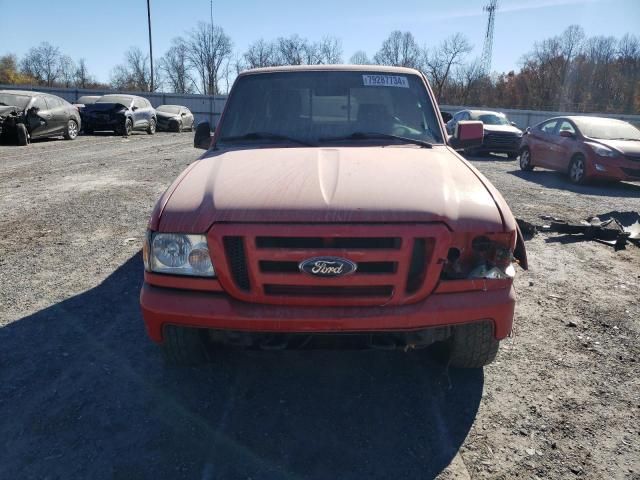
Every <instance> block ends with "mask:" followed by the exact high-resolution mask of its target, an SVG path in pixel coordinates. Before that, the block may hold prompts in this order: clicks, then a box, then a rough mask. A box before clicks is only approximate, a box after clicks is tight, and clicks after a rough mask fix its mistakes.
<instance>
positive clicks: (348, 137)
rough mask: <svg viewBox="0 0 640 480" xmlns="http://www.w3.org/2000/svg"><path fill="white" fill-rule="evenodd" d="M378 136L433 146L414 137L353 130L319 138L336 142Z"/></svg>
mask: <svg viewBox="0 0 640 480" xmlns="http://www.w3.org/2000/svg"><path fill="white" fill-rule="evenodd" d="M378 138H388V139H391V140H400V141H402V142H406V143H413V144H415V145H420V146H421V147H423V148H433V144H431V143H429V142H427V141H425V140H418V139H416V138H409V137H401V136H400V135H391V134H390V133H379V132H354V133H352V134H351V135H346V136H344V137H325V138H321V139H320V141H321V142H338V141H341V140H375V139H378Z"/></svg>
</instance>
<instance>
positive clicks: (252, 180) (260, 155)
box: [150, 145, 503, 233]
mask: <svg viewBox="0 0 640 480" xmlns="http://www.w3.org/2000/svg"><path fill="white" fill-rule="evenodd" d="M207 155H209V156H208V157H204V158H202V159H200V160H198V161H197V162H195V163H194V164H192V165H191V166H190V167H189V168H188V169H187V170H186V171H185V172H183V174H182V175H181V176H180V177H179V178H178V179H177V180H176V181H175V182H174V184H173V185H172V186H171V187H170V188H169V189H168V190H167V192H165V195H163V197H162V198H161V199H160V201H159V203H158V205H157V206H156V210H155V211H154V215H153V217H152V220H151V224H150V226H151V228H152V229H157V230H160V231H165V232H187V233H189V232H190V233H202V232H205V231H207V230H208V229H209V227H210V226H211V225H212V224H213V223H215V222H305V223H310V222H318V223H320V222H444V223H446V224H447V225H449V227H450V228H452V229H453V230H459V231H478V230H482V231H502V230H503V222H502V215H501V212H500V210H499V209H498V207H497V205H496V201H495V200H494V198H493V196H492V194H491V193H490V192H489V190H488V188H487V187H486V186H485V183H484V182H486V183H487V184H488V181H487V180H486V179H484V177H482V175H480V173H478V172H477V171H476V170H475V169H473V168H472V167H471V166H470V165H469V164H467V163H466V162H465V161H464V160H463V159H461V158H460V157H459V156H458V155H457V154H455V153H454V152H453V151H452V150H451V149H449V147H445V146H435V147H434V148H433V149H425V148H420V147H416V146H411V145H407V146H389V147H380V146H376V147H345V148H322V149H320V148H259V149H255V148H254V149H241V150H233V151H225V152H208V154H207Z"/></svg>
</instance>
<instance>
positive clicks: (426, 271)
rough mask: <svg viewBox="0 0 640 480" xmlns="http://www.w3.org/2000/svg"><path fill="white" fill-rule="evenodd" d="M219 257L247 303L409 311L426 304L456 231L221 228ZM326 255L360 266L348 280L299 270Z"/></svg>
mask: <svg viewBox="0 0 640 480" xmlns="http://www.w3.org/2000/svg"><path fill="white" fill-rule="evenodd" d="M209 242H210V243H211V245H212V256H213V260H214V264H215V266H216V271H217V275H218V278H219V280H220V283H221V284H222V286H223V288H224V289H225V291H227V293H229V294H230V295H231V296H233V297H235V298H237V299H238V300H242V301H245V302H254V303H267V304H292V305H321V306H338V305H381V304H395V305H398V304H405V303H411V302H415V301H418V300H420V299H422V298H424V297H426V296H427V295H428V294H429V293H430V292H431V291H432V290H433V289H434V288H435V285H436V283H437V281H438V278H439V276H440V269H441V264H440V263H439V260H440V259H442V258H444V257H445V256H446V252H447V249H448V243H449V231H448V229H447V228H446V227H445V226H443V225H441V224H414V225H407V224H397V225H370V224H368V225H342V224H338V225H336V224H327V225H324V224H323V225H295V224H275V225H256V224H216V225H214V226H213V227H212V228H211V230H210V232H209ZM319 256H333V257H340V258H345V259H348V260H351V261H353V262H355V263H356V264H357V265H358V268H357V270H356V272H355V273H353V274H351V275H346V276H336V277H317V276H314V275H310V274H307V273H304V272H301V271H300V269H299V268H298V265H299V264H300V262H302V261H304V260H306V259H309V258H313V257H319Z"/></svg>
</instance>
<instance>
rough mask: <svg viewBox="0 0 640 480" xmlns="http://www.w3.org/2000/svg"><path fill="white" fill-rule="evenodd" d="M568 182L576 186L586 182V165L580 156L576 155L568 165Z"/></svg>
mask: <svg viewBox="0 0 640 480" xmlns="http://www.w3.org/2000/svg"><path fill="white" fill-rule="evenodd" d="M569 180H570V181H571V183H575V184H576V185H580V184H583V183H585V182H586V181H587V164H586V163H585V160H584V157H583V156H582V155H578V156H576V157H574V158H573V159H572V160H571V164H570V165H569Z"/></svg>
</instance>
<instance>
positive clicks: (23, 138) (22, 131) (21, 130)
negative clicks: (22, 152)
mask: <svg viewBox="0 0 640 480" xmlns="http://www.w3.org/2000/svg"><path fill="white" fill-rule="evenodd" d="M16 136H17V137H18V145H19V146H21V147H24V146H25V145H28V144H29V132H27V127H25V126H24V123H18V124H17V125H16Z"/></svg>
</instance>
